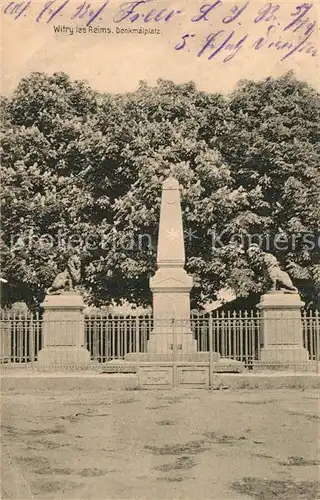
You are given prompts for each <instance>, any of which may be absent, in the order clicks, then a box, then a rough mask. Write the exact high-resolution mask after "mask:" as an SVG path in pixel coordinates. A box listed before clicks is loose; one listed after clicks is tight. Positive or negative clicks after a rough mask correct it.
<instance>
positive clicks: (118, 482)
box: [1, 389, 320, 500]
mask: <svg viewBox="0 0 320 500" xmlns="http://www.w3.org/2000/svg"><path fill="white" fill-rule="evenodd" d="M318 402H319V400H318V396H317V391H315V390H305V391H303V390H273V391H268V390H265V391H261V392H260V393H259V392H258V391H249V390H246V391H245V390H238V391H231V390H219V391H206V390H192V391H191V390H188V391H185V390H178V389H176V390H173V391H141V390H121V391H113V390H106V391H104V392H102V391H101V390H96V391H92V390H91V391H88V390H81V391H80V390H72V391H67V390H65V391H64V390H63V389H62V390H61V391H60V392H57V391H54V392H50V391H44V390H42V391H35V392H33V393H31V392H30V393H26V392H25V391H20V392H19V391H17V390H11V391H7V392H5V394H4V395H3V396H2V412H1V414H2V439H3V447H2V450H3V453H2V496H1V498H2V499H3V500H7V499H15V500H19V499H23V500H29V499H31V498H36V499H41V500H46V499H54V500H60V499H65V500H67V499H68V500H69V499H70V500H71V499H77V500H80V499H85V500H87V499H88V500H89V499H96V500H111V499H145V500H156V499H168V500H169V499H192V500H195V499H211V500H220V499H221V500H222V499H229V500H231V499H232V500H236V499H239V500H246V499H247V500H250V499H261V500H271V499H272V500H274V499H275V498H277V499H280V500H295V499H297V500H298V499H299V500H316V499H320V492H319V485H320V483H319V479H320V477H319V464H320V461H319V443H318V434H319V413H318V409H319V408H318Z"/></svg>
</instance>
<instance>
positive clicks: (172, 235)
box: [167, 228, 180, 241]
mask: <svg viewBox="0 0 320 500" xmlns="http://www.w3.org/2000/svg"><path fill="white" fill-rule="evenodd" d="M167 238H168V240H170V241H176V240H178V239H179V238H180V231H178V230H177V229H174V228H171V229H167Z"/></svg>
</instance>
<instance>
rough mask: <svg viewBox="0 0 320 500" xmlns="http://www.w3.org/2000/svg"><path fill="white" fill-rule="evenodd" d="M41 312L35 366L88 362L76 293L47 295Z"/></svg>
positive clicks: (82, 316) (79, 295) (77, 364)
mask: <svg viewBox="0 0 320 500" xmlns="http://www.w3.org/2000/svg"><path fill="white" fill-rule="evenodd" d="M43 307H44V314H43V327H42V328H43V334H42V339H43V344H42V349H41V350H40V351H39V353H38V366H39V367H40V368H44V367H53V366H56V367H60V366H61V367H63V366H66V367H68V366H82V365H88V364H89V363H90V353H89V351H88V350H87V349H86V348H85V331H84V314H83V309H84V303H83V298H82V296H81V294H80V293H77V292H75V291H72V292H63V293H61V294H60V295H47V296H46V298H45V300H44V303H43Z"/></svg>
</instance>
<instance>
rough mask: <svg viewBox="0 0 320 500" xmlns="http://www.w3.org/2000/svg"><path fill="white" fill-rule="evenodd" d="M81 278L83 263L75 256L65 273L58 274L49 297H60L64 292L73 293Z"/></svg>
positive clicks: (50, 289) (48, 291)
mask: <svg viewBox="0 0 320 500" xmlns="http://www.w3.org/2000/svg"><path fill="white" fill-rule="evenodd" d="M80 278H81V261H80V257H79V256H78V255H73V256H72V257H70V259H69V260H68V262H67V266H66V268H65V270H64V271H62V272H61V273H59V274H57V276H56V277H55V279H54V280H53V283H52V285H51V287H50V288H48V289H47V294H48V295H60V294H61V293H62V292H64V291H65V292H71V291H73V290H74V289H75V285H76V284H77V283H79V281H80Z"/></svg>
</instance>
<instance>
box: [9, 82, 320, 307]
mask: <svg viewBox="0 0 320 500" xmlns="http://www.w3.org/2000/svg"><path fill="white" fill-rule="evenodd" d="M3 107H4V112H3V116H4V120H3V129H4V134H3V141H2V148H3V169H4V176H3V179H4V182H3V184H4V192H3V241H4V243H3V270H4V272H5V275H6V277H7V279H8V280H9V284H10V286H8V287H7V288H8V290H9V291H10V293H9V295H8V297H7V298H8V300H13V298H18V297H19V299H24V300H28V299H29V300H30V298H31V297H36V298H38V297H40V296H41V294H43V291H44V289H45V287H46V286H48V285H49V284H50V281H51V280H52V278H53V277H54V273H55V272H56V270H57V268H58V267H59V268H60V267H61V266H62V265H63V263H65V261H66V259H67V257H68V256H69V255H70V253H72V252H73V251H74V248H72V247H76V246H77V247H78V249H79V250H80V251H81V255H82V260H83V271H84V272H83V276H84V278H83V287H84V289H85V291H86V294H87V300H91V301H93V302H94V303H95V304H101V303H102V302H105V301H107V302H108V301H110V300H111V299H116V300H117V299H120V298H127V299H129V300H130V301H133V302H137V303H147V302H150V292H149V288H148V278H149V276H151V275H152V274H153V273H154V270H155V250H156V236H157V226H158V220H159V208H160V196H161V183H162V181H163V180H164V179H165V178H166V177H167V176H168V175H169V174H170V173H173V174H174V175H175V176H176V177H177V178H178V180H179V182H180V184H181V187H182V192H181V194H182V209H183V218H184V226H185V230H186V250H187V269H188V270H189V272H191V273H192V274H193V275H194V277H195V282H196V284H195V287H194V290H193V301H194V303H195V304H199V303H201V302H203V301H204V300H209V299H212V298H214V297H215V293H216V292H217V291H218V290H219V289H220V288H222V287H223V286H230V287H232V288H233V289H234V290H235V291H236V293H237V294H238V295H242V296H245V295H247V294H248V293H250V292H251V293H252V292H255V293H259V292H261V291H263V290H264V289H265V286H266V279H265V276H264V274H263V272H262V271H263V269H262V268H261V267H259V266H257V263H253V262H250V261H248V258H247V256H246V254H245V253H244V252H243V249H242V248H241V247H240V246H239V245H237V244H236V243H234V242H232V241H231V240H230V239H231V238H232V237H235V236H237V237H238V236H239V235H247V234H252V233H259V234H261V233H266V232H277V231H279V230H281V231H284V232H286V233H288V232H290V231H291V233H292V232H294V231H297V230H298V229H299V230H303V231H306V230H307V231H315V230H316V228H317V225H318V226H319V220H320V217H319V204H318V201H319V200H318V196H319V192H317V191H316V184H317V182H319V162H318V160H319V145H318V143H317V120H318V118H317V116H318V115H317V113H318V112H319V96H318V95H317V94H316V93H315V92H314V91H313V90H312V89H311V88H310V87H309V86H307V85H306V84H303V83H301V82H298V81H297V80H296V79H295V78H294V76H293V75H291V74H289V75H286V76H285V77H282V78H279V79H267V80H265V81H263V82H258V83H254V82H243V83H241V84H239V86H238V88H237V89H236V90H235V91H234V92H233V93H232V94H231V95H230V96H228V97H223V96H221V95H219V94H209V93H205V92H200V91H198V90H197V89H196V87H195V85H194V84H192V83H189V84H185V85H175V84H174V83H172V82H167V81H159V82H158V85H157V86H156V87H148V86H147V85H146V84H145V83H143V82H141V84H140V85H139V88H138V89H137V91H136V92H133V93H130V94H123V95H117V96H114V95H108V94H105V95H99V94H97V93H94V92H93V91H92V90H91V89H90V88H89V87H88V86H87V85H85V84H84V83H82V82H71V81H70V79H69V78H68V77H67V76H66V75H64V74H56V75H53V76H52V77H49V76H46V75H43V74H33V75H31V76H30V77H28V78H26V79H24V80H22V82H21V83H20V85H19V86H18V88H17V89H16V91H15V93H14V95H13V97H12V98H11V99H9V100H8V101H4V103H3ZM291 129H292V130H291ZM317 162H318V163H317ZM30 231H32V233H31V240H32V237H33V238H34V240H35V239H36V236H38V237H39V236H41V235H44V234H49V235H51V236H52V238H54V241H55V243H56V242H57V235H58V234H59V242H58V243H59V244H55V245H51V246H50V245H47V246H46V245H43V244H42V245H31V248H30V244H29V241H30V236H28V237H27V238H24V245H23V244H22V243H21V240H20V242H18V243H16V241H14V243H15V244H14V245H13V244H12V235H19V234H20V235H21V234H23V235H30ZM291 233H290V234H291ZM221 234H223V241H224V245H221V244H220V243H221V242H220V239H219V238H220V235H221ZM72 235H73V236H72ZM77 235H78V236H77ZM143 235H144V236H143ZM15 240H16V237H15ZM26 241H27V243H28V244H26ZM51 241H52V240H51ZM63 242H67V244H66V245H63ZM71 243H72V244H71ZM278 254H279V255H277V256H278V257H279V258H280V259H281V260H282V261H283V262H284V257H285V255H284V254H282V252H281V251H280V252H278ZM286 257H287V258H288V259H289V262H290V264H292V263H295V264H298V265H300V266H301V265H306V264H307V265H309V269H312V270H313V271H314V268H315V266H314V265H313V266H312V265H311V266H310V264H314V255H313V254H312V255H311V254H310V253H309V254H308V255H307V256H306V254H305V252H304V249H301V248H297V249H295V251H293V252H291V253H290V255H287V254H286ZM284 264H285V262H284Z"/></svg>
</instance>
